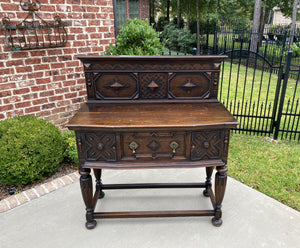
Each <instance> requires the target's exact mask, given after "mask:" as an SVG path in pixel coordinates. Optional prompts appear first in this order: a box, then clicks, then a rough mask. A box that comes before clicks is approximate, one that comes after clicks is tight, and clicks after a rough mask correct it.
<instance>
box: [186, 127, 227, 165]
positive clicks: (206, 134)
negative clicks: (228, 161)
mask: <svg viewBox="0 0 300 248" xmlns="http://www.w3.org/2000/svg"><path fill="white" fill-rule="evenodd" d="M221 156H222V131H201V132H193V133H192V146H191V160H206V159H219V158H221Z"/></svg>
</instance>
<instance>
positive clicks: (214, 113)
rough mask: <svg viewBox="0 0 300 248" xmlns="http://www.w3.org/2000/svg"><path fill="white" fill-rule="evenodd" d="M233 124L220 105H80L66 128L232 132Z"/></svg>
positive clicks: (235, 121) (214, 103) (233, 119)
mask: <svg viewBox="0 0 300 248" xmlns="http://www.w3.org/2000/svg"><path fill="white" fill-rule="evenodd" d="M237 124H238V122H237V120H236V119H235V118H234V117H233V116H232V115H231V114H230V112H229V111H228V110H227V109H226V108H225V107H224V106H223V104H222V103H220V102H157V103H156V102H142V103H140V102H139V103H138V104H137V103H136V102H126V103H125V102H124V103H122V104H120V103H107V104H106V103H101V104H88V103H85V104H83V105H82V107H81V108H80V110H79V111H78V112H77V113H76V114H75V116H74V117H73V118H72V119H71V121H70V122H69V124H68V128H69V129H72V130H79V129H82V128H89V129H114V130H116V129H120V130H122V129H139V128H144V129H145V128H183V129H184V128H188V129H189V130H191V129H202V128H205V127H208V126H209V127H210V128H211V127H212V126H214V127H215V128H225V127H226V128H232V127H235V126H236V125H237Z"/></svg>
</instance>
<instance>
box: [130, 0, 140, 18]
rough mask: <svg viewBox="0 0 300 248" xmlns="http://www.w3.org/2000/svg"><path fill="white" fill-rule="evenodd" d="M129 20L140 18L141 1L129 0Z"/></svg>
mask: <svg viewBox="0 0 300 248" xmlns="http://www.w3.org/2000/svg"><path fill="white" fill-rule="evenodd" d="M129 18H130V19H134V18H139V0H129Z"/></svg>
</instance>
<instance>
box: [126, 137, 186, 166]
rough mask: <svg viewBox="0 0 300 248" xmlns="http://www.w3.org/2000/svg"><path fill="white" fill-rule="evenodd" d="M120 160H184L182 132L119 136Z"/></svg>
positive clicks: (184, 145)
mask: <svg viewBox="0 0 300 248" xmlns="http://www.w3.org/2000/svg"><path fill="white" fill-rule="evenodd" d="M121 146H122V148H121V149H122V158H121V159H122V160H140V161H141V160H153V159H156V160H170V159H172V160H186V159H187V156H186V135H185V133H183V132H178V133H177V132H149V133H146V132H145V133H126V134H122V135H121Z"/></svg>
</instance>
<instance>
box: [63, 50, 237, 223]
mask: <svg viewBox="0 0 300 248" xmlns="http://www.w3.org/2000/svg"><path fill="white" fill-rule="evenodd" d="M224 58H226V56H176V57H173V56H93V57H90V56H85V57H82V56H81V57H78V59H80V60H81V61H82V62H83V66H84V73H85V79H86V88H87V102H86V103H84V104H83V105H82V107H81V108H80V110H79V111H78V112H77V113H76V114H75V116H74V117H73V118H72V119H71V120H70V122H69V124H68V128H69V129H71V130H75V133H76V143H77V151H78V157H79V167H80V169H79V170H80V174H81V178H80V182H81V183H80V185H81V192H82V196H83V200H84V202H85V205H86V220H87V222H86V227H87V228H88V229H92V228H94V227H95V226H96V224H97V222H96V221H95V218H138V217H179V216H214V218H213V219H212V223H213V225H215V226H220V225H221V224H222V219H221V217H222V210H221V206H222V201H223V198H224V194H225V188H226V180H227V176H226V171H227V167H226V163H227V154H228V145H229V133H230V129H231V128H233V127H235V126H236V125H238V122H237V121H236V120H235V119H234V118H233V116H232V115H231V114H230V113H229V111H228V110H227V109H226V108H225V107H224V106H223V104H221V103H220V102H219V101H218V99H217V95H218V83H219V73H220V65H221V62H222V60H223V59H224ZM194 167H205V168H206V175H207V177H206V181H205V182H204V183H198V182H197V183H159V184H153V183H152V184H151V183H139V184H107V185H106V184H102V179H101V172H102V169H149V168H160V169H163V168H194ZM214 167H216V169H217V173H216V175H215V190H214V192H213V189H212V185H211V177H212V173H213V169H214ZM91 169H94V175H95V178H96V190H95V193H94V194H93V189H92V179H91V175H90V171H91ZM142 188H143V189H151V188H174V189H176V188H205V190H204V192H203V193H204V195H205V196H207V197H210V200H211V202H212V206H213V210H184V211H135V212H104V213H102V212H98V213H95V212H94V210H95V206H96V203H97V200H98V198H103V197H104V192H103V190H112V189H126V190H128V189H142Z"/></svg>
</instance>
